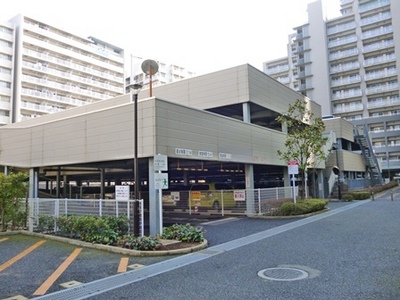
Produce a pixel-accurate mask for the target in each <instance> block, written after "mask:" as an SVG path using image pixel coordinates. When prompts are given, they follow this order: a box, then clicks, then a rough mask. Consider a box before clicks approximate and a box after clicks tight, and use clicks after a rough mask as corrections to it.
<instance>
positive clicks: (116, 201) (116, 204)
mask: <svg viewBox="0 0 400 300" xmlns="http://www.w3.org/2000/svg"><path fill="white" fill-rule="evenodd" d="M104 201H106V200H104ZM118 206H119V205H118V200H115V214H116V215H117V217H118V216H119V210H118Z"/></svg>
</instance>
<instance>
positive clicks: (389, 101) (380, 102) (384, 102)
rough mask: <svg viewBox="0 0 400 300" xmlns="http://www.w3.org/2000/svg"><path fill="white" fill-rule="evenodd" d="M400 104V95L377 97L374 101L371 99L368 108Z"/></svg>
mask: <svg viewBox="0 0 400 300" xmlns="http://www.w3.org/2000/svg"><path fill="white" fill-rule="evenodd" d="M396 105H400V97H398V96H397V97H392V98H389V97H387V98H377V99H374V100H373V101H369V102H368V104H367V108H368V109H373V108H381V107H388V106H396Z"/></svg>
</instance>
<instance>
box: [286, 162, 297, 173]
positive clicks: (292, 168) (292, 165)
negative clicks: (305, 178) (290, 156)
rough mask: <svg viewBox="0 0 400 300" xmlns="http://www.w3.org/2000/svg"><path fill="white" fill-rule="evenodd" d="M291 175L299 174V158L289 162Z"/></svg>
mask: <svg viewBox="0 0 400 300" xmlns="http://www.w3.org/2000/svg"><path fill="white" fill-rule="evenodd" d="M288 168H289V175H296V174H299V162H298V161H297V160H291V161H289V162H288Z"/></svg>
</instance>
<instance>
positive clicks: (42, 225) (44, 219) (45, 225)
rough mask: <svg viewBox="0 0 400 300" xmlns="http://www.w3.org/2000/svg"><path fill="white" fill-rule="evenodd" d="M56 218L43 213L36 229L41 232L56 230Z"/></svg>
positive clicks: (39, 217)
mask: <svg viewBox="0 0 400 300" xmlns="http://www.w3.org/2000/svg"><path fill="white" fill-rule="evenodd" d="M54 224H55V219H54V217H53V216H52V215H49V214H43V215H39V216H38V226H37V227H36V230H37V231H39V232H47V233H50V232H54Z"/></svg>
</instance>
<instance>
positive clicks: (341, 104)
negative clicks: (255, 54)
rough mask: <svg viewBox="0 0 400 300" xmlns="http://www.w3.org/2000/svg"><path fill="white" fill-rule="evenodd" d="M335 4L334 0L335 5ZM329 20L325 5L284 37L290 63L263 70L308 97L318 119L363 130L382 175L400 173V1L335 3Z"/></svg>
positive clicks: (285, 60) (281, 62)
mask: <svg viewBox="0 0 400 300" xmlns="http://www.w3.org/2000/svg"><path fill="white" fill-rule="evenodd" d="M337 1H339V0H337ZM340 5H341V16H340V17H337V18H334V19H330V20H327V19H326V18H325V16H324V13H323V9H322V1H321V0H318V1H315V2H312V3H310V4H309V5H308V7H307V12H308V22H307V23H306V24H303V25H300V26H297V27H295V28H294V32H293V33H292V34H290V35H289V41H288V53H287V54H288V55H287V57H283V58H279V59H275V60H272V61H268V62H265V63H264V64H263V70H264V72H265V73H266V74H268V75H270V76H271V77H273V78H275V79H277V80H278V81H280V82H281V83H282V84H284V85H286V86H288V87H290V88H292V89H294V90H296V91H299V92H300V93H302V94H303V95H305V96H308V97H309V98H311V99H313V100H314V101H316V102H317V103H319V104H320V105H321V107H322V114H323V115H333V116H336V117H342V118H344V119H346V120H348V121H350V122H351V123H352V124H353V125H357V126H360V127H362V128H364V127H365V129H364V130H365V131H368V134H369V137H370V138H371V140H372V147H373V150H374V152H375V153H376V155H377V156H378V159H379V162H380V164H381V167H382V170H383V173H384V176H385V177H387V178H388V177H391V178H393V176H394V175H395V174H396V173H398V172H400V85H399V82H400V78H399V70H400V59H399V57H400V56H399V54H400V1H398V0H340Z"/></svg>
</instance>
